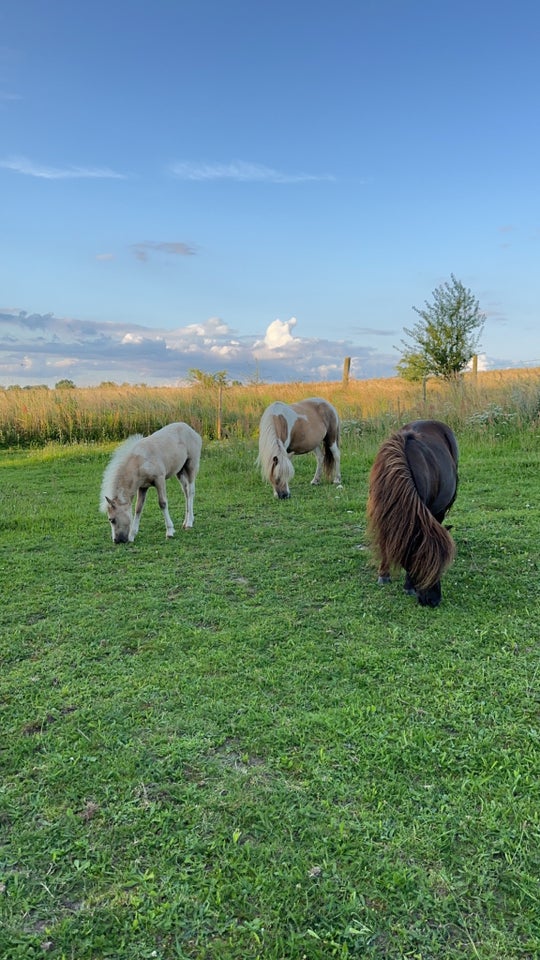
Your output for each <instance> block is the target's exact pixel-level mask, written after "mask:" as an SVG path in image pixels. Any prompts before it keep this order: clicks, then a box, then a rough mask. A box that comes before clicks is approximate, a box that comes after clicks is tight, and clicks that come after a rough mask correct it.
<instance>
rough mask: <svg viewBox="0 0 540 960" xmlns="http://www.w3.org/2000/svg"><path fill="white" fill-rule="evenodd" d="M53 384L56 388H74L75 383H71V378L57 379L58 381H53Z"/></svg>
mask: <svg viewBox="0 0 540 960" xmlns="http://www.w3.org/2000/svg"><path fill="white" fill-rule="evenodd" d="M54 386H55V388H56V390H74V389H75V384H74V383H73V380H66V379H64V380H58V382H57V383H55V385H54Z"/></svg>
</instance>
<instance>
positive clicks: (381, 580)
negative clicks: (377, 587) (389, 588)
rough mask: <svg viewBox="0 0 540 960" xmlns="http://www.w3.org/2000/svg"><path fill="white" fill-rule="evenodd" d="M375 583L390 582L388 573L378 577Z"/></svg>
mask: <svg viewBox="0 0 540 960" xmlns="http://www.w3.org/2000/svg"><path fill="white" fill-rule="evenodd" d="M377 583H392V581H391V579H390V577H389V576H388V575H385V576H384V577H378V578H377Z"/></svg>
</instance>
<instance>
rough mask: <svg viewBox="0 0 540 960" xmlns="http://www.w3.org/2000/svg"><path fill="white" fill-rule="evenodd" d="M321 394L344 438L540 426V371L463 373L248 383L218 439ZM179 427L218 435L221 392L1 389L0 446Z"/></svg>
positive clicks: (229, 404)
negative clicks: (423, 380)
mask: <svg viewBox="0 0 540 960" xmlns="http://www.w3.org/2000/svg"><path fill="white" fill-rule="evenodd" d="M308 396H321V397H325V398H326V399H328V400H330V401H331V402H332V403H333V404H334V405H335V406H336V408H337V410H338V412H339V414H340V416H341V419H342V424H343V432H344V433H345V434H351V435H361V434H362V433H366V432H371V433H373V432H375V433H377V434H379V433H380V434H381V435H384V434H385V433H386V432H388V431H389V430H390V429H393V428H394V427H395V426H398V425H400V424H402V423H404V422H406V421H407V420H411V419H415V418H418V417H435V418H439V419H442V420H446V421H447V422H448V423H450V424H451V425H452V426H453V427H454V428H455V429H463V428H464V427H469V428H471V429H474V428H475V427H476V428H478V429H483V430H485V428H486V427H495V428H497V429H498V430H502V429H518V428H519V429H522V428H524V427H529V426H533V427H538V425H539V422H540V368H534V369H531V370H499V371H489V372H484V373H478V374H477V375H476V376H474V375H473V374H466V375H465V376H464V377H463V378H462V379H461V380H460V381H459V382H458V383H456V384H445V383H442V382H439V381H435V380H433V381H429V382H428V383H427V385H426V387H425V389H424V388H423V386H422V385H421V384H413V383H408V382H407V381H405V380H402V379H401V378H398V377H395V378H388V379H383V380H351V381H350V382H349V383H348V385H346V386H344V385H343V384H342V383H340V382H337V383H328V382H326V383H303V382H297V383H289V384H266V383H265V384H250V385H246V386H243V385H242V386H230V387H228V388H226V389H224V390H223V392H222V411H221V435H222V436H223V437H226V438H227V437H228V438H240V439H245V438H249V437H255V436H256V435H257V431H258V425H259V420H260V417H261V414H262V412H263V410H264V408H265V407H266V406H268V404H269V403H271V402H272V401H273V400H277V399H280V400H284V401H285V402H289V403H291V402H293V401H294V400H298V399H301V398H302V397H308ZM174 420H185V421H187V422H188V423H190V424H191V425H192V426H193V427H194V428H195V429H196V430H198V431H199V433H201V434H202V436H203V437H204V438H205V439H215V438H216V436H217V432H218V426H217V424H218V391H217V388H216V389H215V390H214V389H213V388H210V389H209V388H205V387H203V386H201V385H194V386H191V387H146V386H133V387H131V386H114V385H111V386H105V385H103V386H100V387H76V388H74V389H65V388H62V389H60V388H59V389H53V390H49V389H47V388H46V387H31V388H20V387H17V388H9V389H7V390H4V389H0V447H4V448H6V447H16V446H29V445H43V444H46V443H48V442H50V441H60V442H64V443H72V442H96V441H106V440H122V439H124V438H125V437H127V436H129V435H130V434H132V433H144V434H148V433H152V431H154V430H157V429H158V428H159V427H162V426H163V425H164V424H166V423H170V422H171V421H174Z"/></svg>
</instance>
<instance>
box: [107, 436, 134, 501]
mask: <svg viewBox="0 0 540 960" xmlns="http://www.w3.org/2000/svg"><path fill="white" fill-rule="evenodd" d="M142 438H143V435H142V433H134V434H133V435H132V436H131V437H128V438H127V440H124V442H123V443H121V444H120V446H119V447H117V448H116V450H115V451H114V453H113V455H112V457H111V459H110V460H109V463H108V464H107V466H106V468H105V473H104V474H103V480H102V482H101V499H100V510H101V512H102V513H106V512H107V499H106V498H107V497H109V499H110V500H112V499H113V497H114V496H115V495H116V493H117V487H118V474H119V473H120V471H121V469H122V467H123V466H124V464H125V462H126V460H127V459H128V457H129V456H130V454H131V451H132V449H133V447H134V446H135V444H136V443H138V442H139V440H142Z"/></svg>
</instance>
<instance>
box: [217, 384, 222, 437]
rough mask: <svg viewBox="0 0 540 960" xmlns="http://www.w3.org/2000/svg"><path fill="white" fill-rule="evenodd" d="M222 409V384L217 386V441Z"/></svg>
mask: <svg viewBox="0 0 540 960" xmlns="http://www.w3.org/2000/svg"><path fill="white" fill-rule="evenodd" d="M222 407H223V384H222V383H219V384H218V406H217V426H216V433H217V438H218V440H221V411H222Z"/></svg>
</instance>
